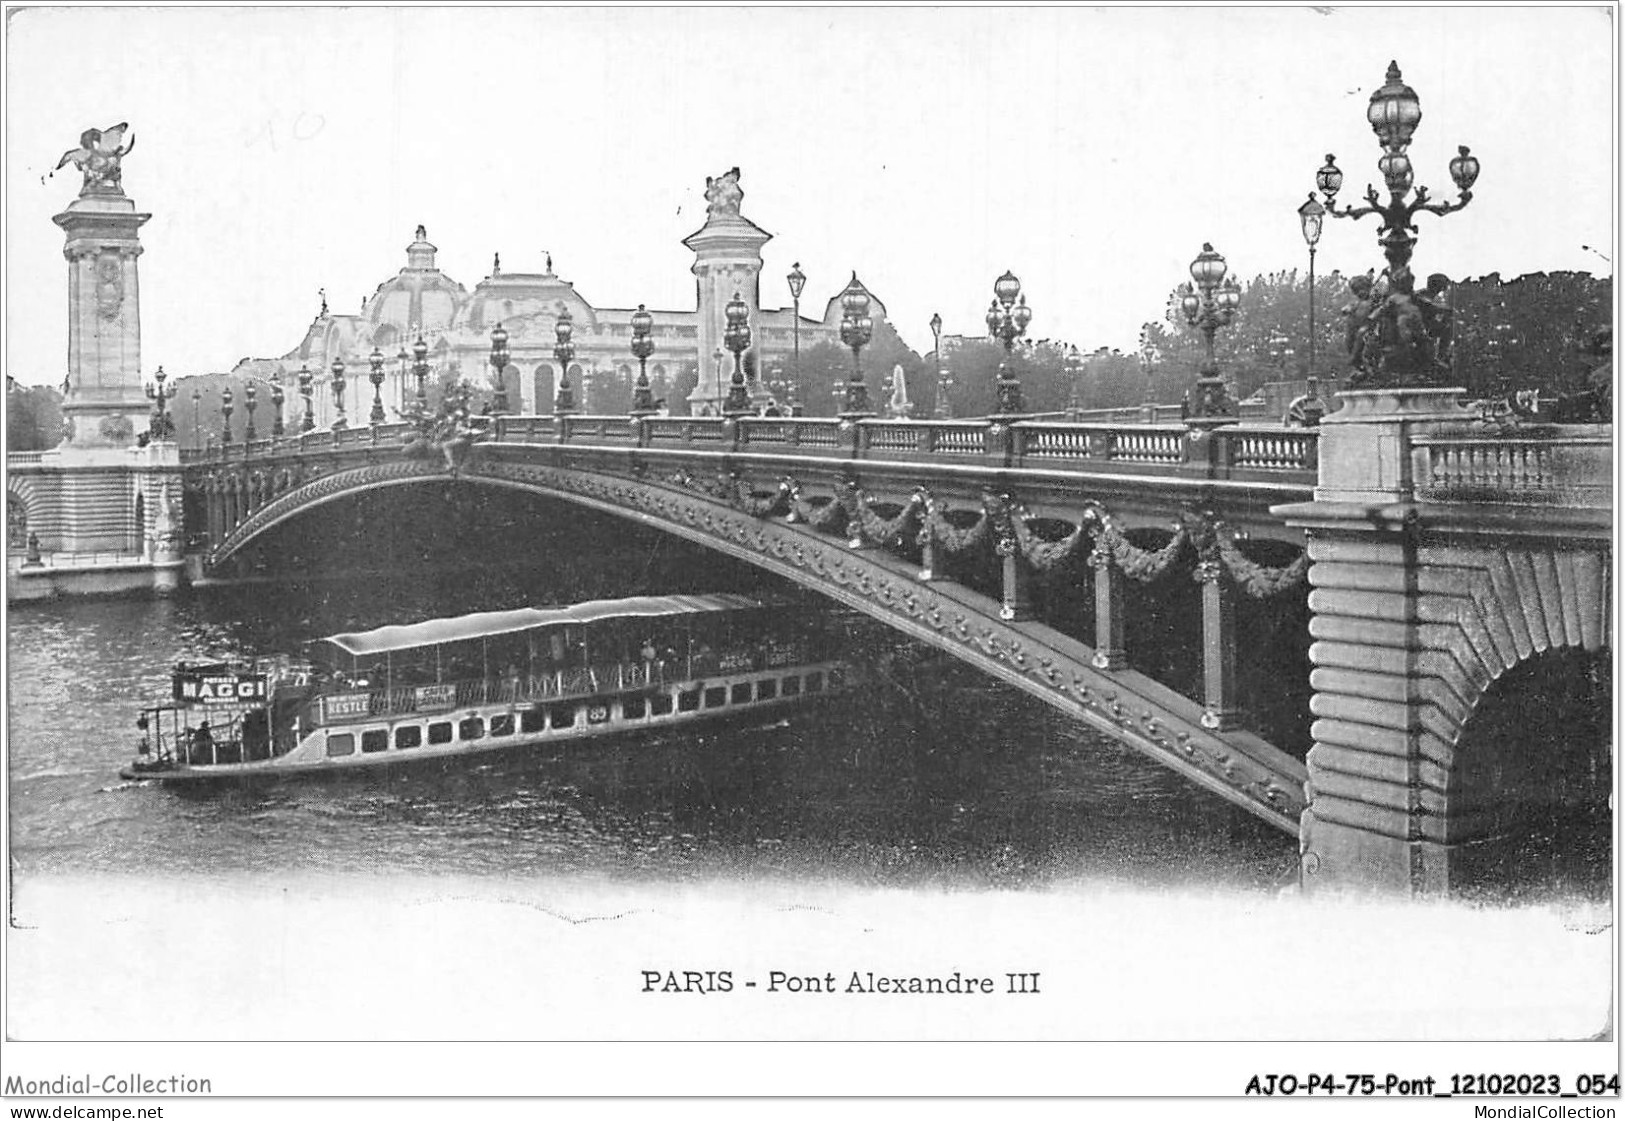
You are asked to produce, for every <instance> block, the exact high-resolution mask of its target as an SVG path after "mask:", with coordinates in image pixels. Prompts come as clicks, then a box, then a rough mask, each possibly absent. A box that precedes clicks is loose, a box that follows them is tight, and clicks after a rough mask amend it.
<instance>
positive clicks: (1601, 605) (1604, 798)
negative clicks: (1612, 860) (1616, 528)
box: [1301, 539, 1612, 893]
mask: <svg viewBox="0 0 1625 1121" xmlns="http://www.w3.org/2000/svg"><path fill="white" fill-rule="evenodd" d="M1407 551H1413V552H1414V557H1413V560H1414V563H1413V565H1412V566H1411V567H1412V570H1413V571H1414V572H1415V573H1416V576H1415V579H1414V582H1412V583H1410V584H1409V585H1407V584H1406V583H1405V582H1404V581H1402V580H1395V579H1394V574H1396V573H1399V572H1402V571H1403V569H1402V568H1400V567H1399V566H1398V565H1396V563H1395V562H1397V561H1400V560H1403V559H1404V558H1403V557H1402V556H1401V554H1402V553H1404V552H1407ZM1309 552H1310V556H1311V558H1312V559H1313V561H1314V564H1313V565H1312V567H1311V569H1310V573H1309V579H1310V583H1311V584H1312V585H1313V586H1314V591H1312V592H1311V593H1310V597H1309V600H1310V606H1311V607H1312V608H1313V609H1314V612H1315V616H1314V618H1313V620H1312V622H1311V624H1310V633H1311V635H1312V636H1313V638H1314V644H1313V645H1312V646H1311V647H1310V659H1311V661H1312V662H1313V664H1314V666H1315V668H1314V670H1313V672H1312V674H1311V679H1312V682H1313V684H1314V686H1315V695H1314V698H1313V700H1312V702H1311V708H1312V711H1313V713H1314V715H1315V717H1316V719H1315V721H1314V724H1313V727H1312V732H1313V737H1314V744H1315V745H1314V747H1313V748H1312V749H1311V750H1310V753H1309V758H1308V771H1309V786H1310V795H1309V796H1310V808H1309V811H1308V812H1307V813H1306V814H1305V815H1304V818H1303V832H1302V838H1301V843H1302V847H1303V849H1304V853H1305V856H1304V871H1305V875H1306V878H1308V879H1313V878H1315V877H1317V876H1318V877H1325V879H1326V882H1328V883H1336V882H1339V881H1342V880H1344V879H1355V880H1359V881H1360V882H1363V883H1370V882H1371V881H1372V880H1373V879H1374V878H1375V879H1378V880H1380V879H1383V878H1386V879H1387V880H1389V881H1392V882H1391V883H1390V884H1389V885H1388V886H1392V887H1397V888H1403V889H1407V890H1411V891H1425V892H1451V893H1461V892H1466V893H1475V892H1492V891H1500V890H1503V889H1510V890H1517V885H1518V884H1519V883H1520V882H1539V883H1544V884H1547V885H1551V884H1555V883H1560V882H1564V881H1569V882H1570V883H1572V882H1573V881H1574V880H1575V879H1576V878H1580V879H1586V880H1588V881H1590V883H1591V884H1592V885H1593V886H1596V885H1599V884H1600V885H1602V886H1603V887H1604V889H1606V885H1607V883H1608V881H1609V878H1610V873H1609V870H1608V868H1607V867H1606V861H1607V860H1608V859H1609V856H1608V854H1609V842H1610V839H1611V834H1612V824H1611V822H1612V814H1611V809H1610V807H1609V805H1608V797H1609V794H1610V792H1611V788H1612V765H1611V756H1612V739H1611V736H1612V732H1611V719H1612V686H1611V672H1610V667H1611V660H1612V634H1611V632H1610V618H1611V606H1610V599H1611V589H1610V584H1609V579H1610V577H1609V573H1610V570H1611V564H1612V562H1611V557H1610V554H1609V547H1608V544H1607V542H1606V541H1603V542H1588V541H1584V540H1575V541H1572V542H1569V543H1567V544H1566V546H1561V545H1560V546H1553V545H1551V544H1550V543H1540V544H1537V543H1534V542H1523V543H1520V542H1511V543H1509V542H1505V541H1500V542H1490V541H1483V542H1477V543H1475V542H1462V541H1459V540H1457V541H1449V540H1445V541H1435V542H1432V543H1430V542H1428V541H1426V540H1424V541H1422V542H1420V543H1419V544H1417V543H1405V542H1403V541H1399V540H1395V541H1391V542H1377V541H1348V540H1344V541H1330V540H1319V539H1312V540H1311V542H1310V547H1309ZM1384 572H1386V573H1387V575H1383V573H1384ZM1599 849H1600V852H1601V854H1602V857H1601V858H1602V860H1603V861H1604V862H1605V863H1604V865H1603V866H1602V867H1601V868H1600V871H1599V869H1598V867H1597V864H1596V859H1597V854H1598V851H1599ZM1542 860H1545V861H1556V862H1557V863H1558V864H1561V865H1563V866H1564V867H1563V868H1555V867H1554V868H1549V869H1548V871H1553V872H1555V874H1553V875H1533V874H1526V873H1533V871H1534V864H1533V863H1532V862H1536V861H1542ZM1587 862H1589V867H1588V868H1582V867H1581V865H1586V864H1587ZM1354 866H1358V868H1359V869H1360V870H1361V873H1362V875H1360V876H1350V875H1349V873H1350V871H1351V869H1352V867H1354ZM1374 869H1384V870H1385V871H1384V872H1383V873H1382V874H1381V875H1379V876H1376V877H1373V876H1372V871H1373V870H1374ZM1379 886H1380V885H1379Z"/></svg>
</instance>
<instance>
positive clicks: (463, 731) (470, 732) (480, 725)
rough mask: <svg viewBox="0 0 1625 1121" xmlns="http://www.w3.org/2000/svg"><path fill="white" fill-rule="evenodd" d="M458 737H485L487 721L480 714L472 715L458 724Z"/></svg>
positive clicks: (463, 738)
mask: <svg viewBox="0 0 1625 1121" xmlns="http://www.w3.org/2000/svg"><path fill="white" fill-rule="evenodd" d="M457 738H458V739H460V740H478V739H484V738H485V721H484V720H481V719H480V718H479V717H478V716H470V717H469V718H468V719H466V720H463V721H461V722H460V723H459V724H458V725H457Z"/></svg>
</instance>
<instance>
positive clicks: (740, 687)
mask: <svg viewBox="0 0 1625 1121" xmlns="http://www.w3.org/2000/svg"><path fill="white" fill-rule="evenodd" d="M733 694H734V695H733V703H734V704H736V705H748V704H750V682H748V681H741V682H739V683H738V684H736V685H735V686H734V688H733Z"/></svg>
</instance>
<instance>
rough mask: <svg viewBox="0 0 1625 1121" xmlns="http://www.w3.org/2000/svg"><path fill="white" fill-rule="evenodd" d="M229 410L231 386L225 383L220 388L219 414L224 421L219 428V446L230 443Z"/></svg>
mask: <svg viewBox="0 0 1625 1121" xmlns="http://www.w3.org/2000/svg"><path fill="white" fill-rule="evenodd" d="M231 411H232V409H231V386H230V385H226V386H225V387H223V388H222V389H221V390H220V416H221V418H222V419H223V421H224V424H223V425H222V426H221V429H220V446H221V447H225V446H226V445H228V444H230V443H231Z"/></svg>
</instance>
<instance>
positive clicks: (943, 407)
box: [931, 312, 954, 420]
mask: <svg viewBox="0 0 1625 1121" xmlns="http://www.w3.org/2000/svg"><path fill="white" fill-rule="evenodd" d="M931 366H932V368H933V369H934V370H935V372H936V375H937V407H936V408H935V409H933V410H932V414H931V415H933V416H935V417H936V418H938V419H939V420H947V419H948V418H949V417H951V416H953V415H954V410H953V404H952V403H951V402H950V401H949V400H948V389H949V387H950V386H952V385H953V379H952V378H950V377H949V376H948V371H947V370H946V369H944V368H943V365H942V316H940V315H938V314H937V313H936V312H932V313H931Z"/></svg>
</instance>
